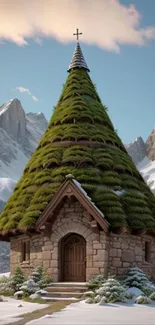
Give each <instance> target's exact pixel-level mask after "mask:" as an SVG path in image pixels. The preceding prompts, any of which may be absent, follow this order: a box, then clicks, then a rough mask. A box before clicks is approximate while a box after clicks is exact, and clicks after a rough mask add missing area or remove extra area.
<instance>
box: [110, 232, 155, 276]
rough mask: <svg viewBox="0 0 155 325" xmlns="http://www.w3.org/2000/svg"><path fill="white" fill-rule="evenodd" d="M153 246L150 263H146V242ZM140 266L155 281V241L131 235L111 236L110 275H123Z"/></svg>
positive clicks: (147, 237)
mask: <svg viewBox="0 0 155 325" xmlns="http://www.w3.org/2000/svg"><path fill="white" fill-rule="evenodd" d="M146 241H149V242H150V244H151V254H150V262H146V261H145V242H146ZM135 266H138V267H139V268H141V269H142V270H144V272H145V273H147V274H148V276H150V277H152V278H154V279H155V239H154V238H153V237H151V236H146V235H145V236H133V235H130V234H124V235H121V236H120V235H117V236H116V235H114V234H110V236H109V274H117V275H123V274H125V273H126V272H127V270H128V269H129V268H131V267H135Z"/></svg>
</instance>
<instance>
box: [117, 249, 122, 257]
mask: <svg viewBox="0 0 155 325" xmlns="http://www.w3.org/2000/svg"><path fill="white" fill-rule="evenodd" d="M117 256H118V257H121V256H122V250H121V249H117Z"/></svg>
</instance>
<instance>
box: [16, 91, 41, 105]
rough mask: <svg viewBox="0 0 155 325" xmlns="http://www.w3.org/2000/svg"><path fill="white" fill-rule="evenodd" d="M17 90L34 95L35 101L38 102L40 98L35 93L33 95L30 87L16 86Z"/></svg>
mask: <svg viewBox="0 0 155 325" xmlns="http://www.w3.org/2000/svg"><path fill="white" fill-rule="evenodd" d="M16 89H17V90H19V91H20V93H27V94H28V95H29V96H31V97H32V99H33V100H34V102H38V100H39V99H38V98H37V97H36V96H34V95H32V93H31V92H30V91H29V89H28V88H24V87H16Z"/></svg>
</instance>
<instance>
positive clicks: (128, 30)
mask: <svg viewBox="0 0 155 325" xmlns="http://www.w3.org/2000/svg"><path fill="white" fill-rule="evenodd" d="M141 18H142V17H141V15H140V13H139V12H138V10H137V9H136V8H135V6H134V5H132V4H131V5H130V6H125V5H123V4H121V3H120V0H63V1H62V0H33V1H32V0H27V1H25V0H14V1H11V0H5V1H4V0H0V40H1V41H3V40H9V41H12V42H14V43H16V44H18V45H25V44H27V42H28V38H33V39H34V41H37V42H39V43H40V39H41V38H43V37H53V38H55V39H57V40H58V41H60V42H70V41H73V39H74V38H73V35H72V33H73V32H74V30H75V29H76V28H77V27H79V28H80V30H82V32H83V35H82V38H81V39H82V40H83V41H84V42H85V43H87V44H94V45H97V46H99V47H101V48H104V49H106V50H110V51H116V52H119V50H120V45H121V44H128V45H130V44H134V45H139V46H142V45H145V44H146V43H147V42H148V41H149V40H152V39H155V26H147V27H146V28H142V27H141Z"/></svg>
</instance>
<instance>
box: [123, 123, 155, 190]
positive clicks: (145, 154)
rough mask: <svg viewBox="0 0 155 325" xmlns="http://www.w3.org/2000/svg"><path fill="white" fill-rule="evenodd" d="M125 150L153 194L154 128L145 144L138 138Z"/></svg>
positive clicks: (154, 169)
mask: <svg viewBox="0 0 155 325" xmlns="http://www.w3.org/2000/svg"><path fill="white" fill-rule="evenodd" d="M126 150H127V151H128V153H129V155H130V156H131V158H132V160H133V161H134V163H135V164H136V165H137V168H138V169H139V171H140V173H141V174H142V176H143V178H144V180H145V181H146V183H147V184H148V185H149V187H150V188H151V190H152V191H153V193H154V194H155V128H154V129H153V130H152V132H151V134H150V135H149V137H148V138H147V140H146V142H144V140H143V139H142V138H141V137H138V138H136V139H135V141H133V142H132V143H130V144H128V145H126Z"/></svg>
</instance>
